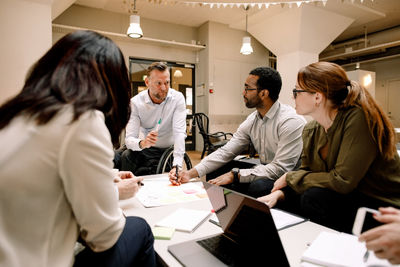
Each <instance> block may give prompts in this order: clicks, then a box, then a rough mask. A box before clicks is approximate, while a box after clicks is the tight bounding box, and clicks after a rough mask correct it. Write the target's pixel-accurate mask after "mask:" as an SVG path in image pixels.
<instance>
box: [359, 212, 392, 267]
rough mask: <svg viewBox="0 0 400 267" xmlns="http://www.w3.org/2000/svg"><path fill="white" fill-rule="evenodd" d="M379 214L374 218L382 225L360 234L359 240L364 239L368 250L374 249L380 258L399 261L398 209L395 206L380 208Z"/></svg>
mask: <svg viewBox="0 0 400 267" xmlns="http://www.w3.org/2000/svg"><path fill="white" fill-rule="evenodd" d="M379 211H380V213H381V214H374V215H373V216H374V218H375V219H376V220H378V221H380V222H382V223H385V224H384V225H381V226H378V227H375V228H373V229H371V230H369V231H366V232H365V233H363V234H362V235H360V237H359V240H360V241H361V242H363V241H365V245H366V247H367V249H368V250H371V251H374V253H375V255H376V256H377V257H378V258H381V259H387V260H388V261H389V262H390V263H392V264H399V263H400V210H398V209H395V208H380V209H379Z"/></svg>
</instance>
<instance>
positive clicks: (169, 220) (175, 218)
mask: <svg viewBox="0 0 400 267" xmlns="http://www.w3.org/2000/svg"><path fill="white" fill-rule="evenodd" d="M210 214H211V211H206V210H195V209H184V208H180V209H177V210H176V211H174V212H173V213H171V214H170V215H168V216H167V217H165V218H164V219H162V220H161V221H159V222H158V223H156V224H155V226H160V227H169V228H174V229H175V230H176V231H182V232H188V233H191V232H193V231H194V230H196V228H197V227H199V226H200V225H201V224H202V223H203V222H204V221H205V220H206V219H207V218H208V216H210Z"/></svg>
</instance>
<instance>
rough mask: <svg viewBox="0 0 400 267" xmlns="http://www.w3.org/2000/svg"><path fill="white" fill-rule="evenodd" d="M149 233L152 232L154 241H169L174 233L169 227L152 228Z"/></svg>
mask: <svg viewBox="0 0 400 267" xmlns="http://www.w3.org/2000/svg"><path fill="white" fill-rule="evenodd" d="M151 231H152V232H153V235H154V239H158V240H170V239H171V238H172V235H173V234H174V232H175V229H174V228H170V227H153V228H151Z"/></svg>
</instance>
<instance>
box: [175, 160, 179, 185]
mask: <svg viewBox="0 0 400 267" xmlns="http://www.w3.org/2000/svg"><path fill="white" fill-rule="evenodd" d="M178 175H179V174H178V164H176V166H175V176H176V179H175V181H176V182H178V177H179V176H178Z"/></svg>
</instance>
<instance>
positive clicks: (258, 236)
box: [168, 182, 289, 267]
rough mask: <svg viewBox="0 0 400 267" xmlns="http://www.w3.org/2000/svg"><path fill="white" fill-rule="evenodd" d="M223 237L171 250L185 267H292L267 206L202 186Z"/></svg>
mask: <svg viewBox="0 0 400 267" xmlns="http://www.w3.org/2000/svg"><path fill="white" fill-rule="evenodd" d="M203 185H204V188H205V189H206V192H207V195H208V197H209V199H210V201H211V204H212V206H213V209H214V210H215V214H216V216H217V218H218V221H219V223H220V225H221V228H222V230H223V231H224V232H223V233H222V234H219V235H213V236H209V237H206V238H201V239H195V240H190V241H186V242H183V243H179V244H174V245H171V246H169V247H168V251H169V252H170V253H171V254H172V255H173V256H174V257H175V258H176V259H177V260H178V261H179V262H180V263H181V264H182V265H183V266H189V267H190V266H213V267H214V266H280V267H285V266H289V262H288V260H287V258H286V254H285V251H284V249H283V246H282V243H281V240H280V238H279V235H278V231H277V230H276V227H275V224H274V220H273V218H272V215H271V212H270V210H269V208H268V206H267V205H265V204H264V203H261V202H259V201H257V200H256V199H254V198H252V197H249V196H246V195H243V194H240V193H237V192H235V191H232V190H227V189H225V188H223V187H219V186H216V185H212V184H209V183H206V182H203Z"/></svg>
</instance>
